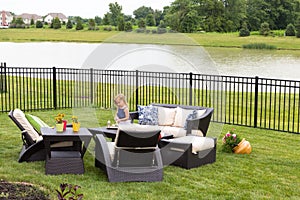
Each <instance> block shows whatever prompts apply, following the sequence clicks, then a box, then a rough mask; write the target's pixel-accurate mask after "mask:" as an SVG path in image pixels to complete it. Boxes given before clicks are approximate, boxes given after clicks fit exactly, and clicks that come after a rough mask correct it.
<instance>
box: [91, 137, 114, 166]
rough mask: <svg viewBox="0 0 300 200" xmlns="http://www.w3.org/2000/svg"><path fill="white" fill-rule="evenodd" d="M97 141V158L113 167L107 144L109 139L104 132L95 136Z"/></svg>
mask: <svg viewBox="0 0 300 200" xmlns="http://www.w3.org/2000/svg"><path fill="white" fill-rule="evenodd" d="M95 142H96V149H95V151H97V152H96V159H97V160H98V161H99V162H101V163H102V164H104V165H105V166H107V167H111V164H112V162H111V159H110V155H109V150H108V146H107V141H106V140H105V138H104V136H103V135H102V134H97V135H96V137H95Z"/></svg>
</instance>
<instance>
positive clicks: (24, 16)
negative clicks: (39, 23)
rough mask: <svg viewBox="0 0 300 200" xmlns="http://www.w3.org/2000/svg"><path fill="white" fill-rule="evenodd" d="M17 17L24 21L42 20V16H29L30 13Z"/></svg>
mask: <svg viewBox="0 0 300 200" xmlns="http://www.w3.org/2000/svg"><path fill="white" fill-rule="evenodd" d="M16 17H17V18H18V17H20V18H22V19H34V20H37V19H42V16H40V15H36V14H29V13H23V14H21V15H17V16H16Z"/></svg>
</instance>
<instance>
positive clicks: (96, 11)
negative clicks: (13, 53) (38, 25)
mask: <svg viewBox="0 0 300 200" xmlns="http://www.w3.org/2000/svg"><path fill="white" fill-rule="evenodd" d="M172 1H174V0H72V1H70V0H69V1H67V0H26V1H24V0H1V1H0V2H1V4H0V10H5V11H10V12H13V13H15V14H16V15H20V14H22V13H29V14H38V15H41V16H45V15H47V14H48V13H51V12H61V13H63V14H65V15H66V16H80V17H82V18H94V17H95V16H99V17H103V15H104V14H105V13H106V12H108V11H109V7H108V5H109V3H114V2H118V4H119V5H121V6H122V8H123V13H125V14H126V15H133V11H134V10H136V9H137V8H139V7H141V6H146V7H151V8H153V9H159V10H163V7H164V6H169V5H170V4H171V2H172Z"/></svg>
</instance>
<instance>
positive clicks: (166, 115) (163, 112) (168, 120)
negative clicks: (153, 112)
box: [157, 106, 176, 126]
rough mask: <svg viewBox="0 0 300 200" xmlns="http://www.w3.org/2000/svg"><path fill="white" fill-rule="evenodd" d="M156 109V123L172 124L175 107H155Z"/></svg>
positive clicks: (161, 124) (162, 124) (160, 124)
mask: <svg viewBox="0 0 300 200" xmlns="http://www.w3.org/2000/svg"><path fill="white" fill-rule="evenodd" d="M157 110H158V125H159V126H172V125H173V123H174V120H175V114H176V108H164V107H160V106H158V107H157Z"/></svg>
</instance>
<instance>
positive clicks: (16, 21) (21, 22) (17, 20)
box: [15, 17, 24, 25]
mask: <svg viewBox="0 0 300 200" xmlns="http://www.w3.org/2000/svg"><path fill="white" fill-rule="evenodd" d="M15 24H16V25H22V24H24V21H23V19H22V18H21V17H18V18H17V19H16V20H15Z"/></svg>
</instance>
